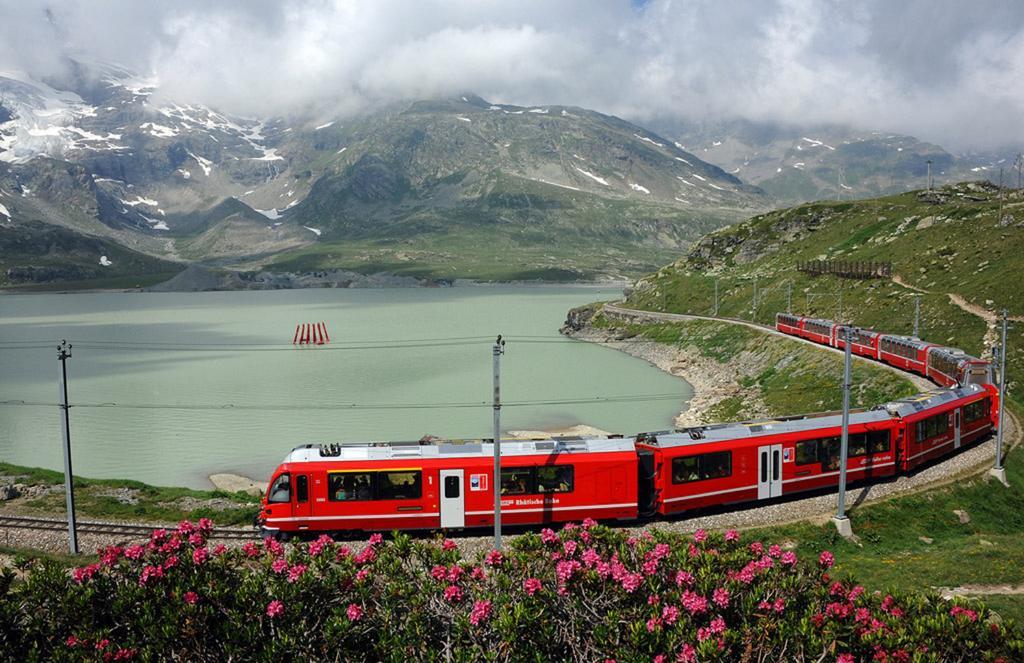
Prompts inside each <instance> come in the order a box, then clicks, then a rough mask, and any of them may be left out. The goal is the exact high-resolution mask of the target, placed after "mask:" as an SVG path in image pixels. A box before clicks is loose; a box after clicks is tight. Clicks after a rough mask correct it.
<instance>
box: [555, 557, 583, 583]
mask: <svg viewBox="0 0 1024 663" xmlns="http://www.w3.org/2000/svg"><path fill="white" fill-rule="evenodd" d="M581 566H582V565H581V564H580V563H579V562H578V561H576V560H575V559H572V560H568V559H563V560H562V561H560V562H558V563H557V564H555V574H556V575H557V576H558V581H559V582H561V583H563V584H564V583H567V582H569V580H570V579H571V578H572V576H573V574H574V573H575V572H576V571H578V570H579V569H580V567H581Z"/></svg>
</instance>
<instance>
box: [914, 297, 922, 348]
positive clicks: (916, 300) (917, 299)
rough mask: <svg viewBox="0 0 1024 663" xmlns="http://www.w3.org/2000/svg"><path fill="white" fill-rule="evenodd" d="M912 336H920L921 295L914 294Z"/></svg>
mask: <svg viewBox="0 0 1024 663" xmlns="http://www.w3.org/2000/svg"><path fill="white" fill-rule="evenodd" d="M914 338H921V295H914Z"/></svg>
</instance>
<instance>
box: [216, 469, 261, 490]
mask: <svg viewBox="0 0 1024 663" xmlns="http://www.w3.org/2000/svg"><path fill="white" fill-rule="evenodd" d="M210 483H212V484H213V485H214V487H215V488H216V489H217V490H223V491H224V492H226V493H238V492H243V493H248V494H249V495H262V494H263V493H264V492H266V490H267V482H266V481H255V480H253V479H250V478H249V477H243V476H241V475H239V474H227V473H223V474H211V475H210Z"/></svg>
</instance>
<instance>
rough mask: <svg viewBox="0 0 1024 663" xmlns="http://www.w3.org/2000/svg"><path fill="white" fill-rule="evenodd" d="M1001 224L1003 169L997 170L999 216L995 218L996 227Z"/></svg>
mask: <svg viewBox="0 0 1024 663" xmlns="http://www.w3.org/2000/svg"><path fill="white" fill-rule="evenodd" d="M1002 222H1003V169H1002V168H1000V169H999V215H998V216H997V217H996V225H999V224H1000V223H1002Z"/></svg>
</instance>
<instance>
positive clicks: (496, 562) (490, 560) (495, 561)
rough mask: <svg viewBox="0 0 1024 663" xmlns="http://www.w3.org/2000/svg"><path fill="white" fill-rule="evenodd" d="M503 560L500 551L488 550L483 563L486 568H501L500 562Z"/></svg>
mask: <svg viewBox="0 0 1024 663" xmlns="http://www.w3.org/2000/svg"><path fill="white" fill-rule="evenodd" d="M504 559H505V558H504V556H503V555H502V554H501V551H500V550H490V551H488V552H487V556H486V557H485V558H484V562H485V563H486V564H487V566H501V562H502V560H504Z"/></svg>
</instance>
